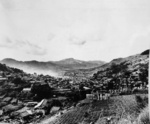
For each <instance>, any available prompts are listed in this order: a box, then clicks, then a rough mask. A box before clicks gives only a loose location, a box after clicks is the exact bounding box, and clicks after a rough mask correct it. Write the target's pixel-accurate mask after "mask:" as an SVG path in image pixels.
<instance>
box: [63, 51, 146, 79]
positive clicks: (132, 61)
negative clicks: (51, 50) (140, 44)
mask: <svg viewBox="0 0 150 124" xmlns="http://www.w3.org/2000/svg"><path fill="white" fill-rule="evenodd" d="M147 51H148V50H146V52H145V51H144V52H142V53H141V54H136V55H132V56H129V57H126V58H117V59H113V60H112V61H110V62H109V63H106V64H103V65H101V66H98V67H94V68H90V69H77V70H69V71H67V72H66V73H65V74H64V75H65V76H69V77H76V78H78V79H81V78H89V77H92V76H93V74H95V73H97V72H98V71H104V72H105V71H106V70H107V69H110V68H111V66H112V64H116V65H120V64H121V63H126V64H128V69H130V70H134V69H136V68H139V66H140V64H148V62H149V54H147V53H148V52H147ZM143 53H144V54H143Z"/></svg>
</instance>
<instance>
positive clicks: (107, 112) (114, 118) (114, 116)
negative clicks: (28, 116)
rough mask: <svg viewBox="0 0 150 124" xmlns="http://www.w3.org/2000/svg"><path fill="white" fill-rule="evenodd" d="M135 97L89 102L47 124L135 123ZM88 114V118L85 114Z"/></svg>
mask: <svg viewBox="0 0 150 124" xmlns="http://www.w3.org/2000/svg"><path fill="white" fill-rule="evenodd" d="M137 109H138V108H137V103H136V100H135V96H134V95H127V96H117V97H111V98H110V99H109V100H101V101H94V102H89V103H87V104H85V105H83V106H81V107H75V108H73V109H71V110H69V111H68V112H66V113H64V114H62V115H61V116H59V117H58V118H56V119H54V120H53V121H49V123H47V124H90V122H93V123H94V124H107V119H108V118H110V121H111V124H118V123H119V122H120V121H122V120H126V121H127V120H128V121H130V123H131V122H133V121H134V120H135V118H136V117H137V115H138V113H137ZM86 112H88V116H85V113H86Z"/></svg>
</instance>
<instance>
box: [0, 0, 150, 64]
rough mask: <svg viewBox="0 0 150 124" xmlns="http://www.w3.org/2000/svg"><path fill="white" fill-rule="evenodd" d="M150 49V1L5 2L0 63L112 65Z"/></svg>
mask: <svg viewBox="0 0 150 124" xmlns="http://www.w3.org/2000/svg"><path fill="white" fill-rule="evenodd" d="M149 47H150V0H0V59H3V58H15V59H18V60H39V61H49V60H60V59H64V58H70V57H72V58H75V59H81V60H103V61H110V60H112V59H114V58H117V57H126V56H129V55H132V54H136V53H140V52H142V51H143V50H146V49H148V48H149Z"/></svg>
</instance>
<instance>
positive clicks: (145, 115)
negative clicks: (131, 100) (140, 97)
mask: <svg viewBox="0 0 150 124" xmlns="http://www.w3.org/2000/svg"><path fill="white" fill-rule="evenodd" d="M148 111H149V109H148V107H146V108H144V109H143V110H142V111H141V113H140V114H139V116H138V118H137V121H138V124H150V118H149V112H148Z"/></svg>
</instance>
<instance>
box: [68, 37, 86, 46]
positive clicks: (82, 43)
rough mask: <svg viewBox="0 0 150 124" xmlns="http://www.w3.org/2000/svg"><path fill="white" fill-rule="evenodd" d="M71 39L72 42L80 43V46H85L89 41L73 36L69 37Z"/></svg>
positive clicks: (74, 43)
mask: <svg viewBox="0 0 150 124" xmlns="http://www.w3.org/2000/svg"><path fill="white" fill-rule="evenodd" d="M69 41H70V43H71V44H73V45H78V46H83V45H85V44H86V43H87V41H86V40H82V39H79V38H77V37H71V38H69Z"/></svg>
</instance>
